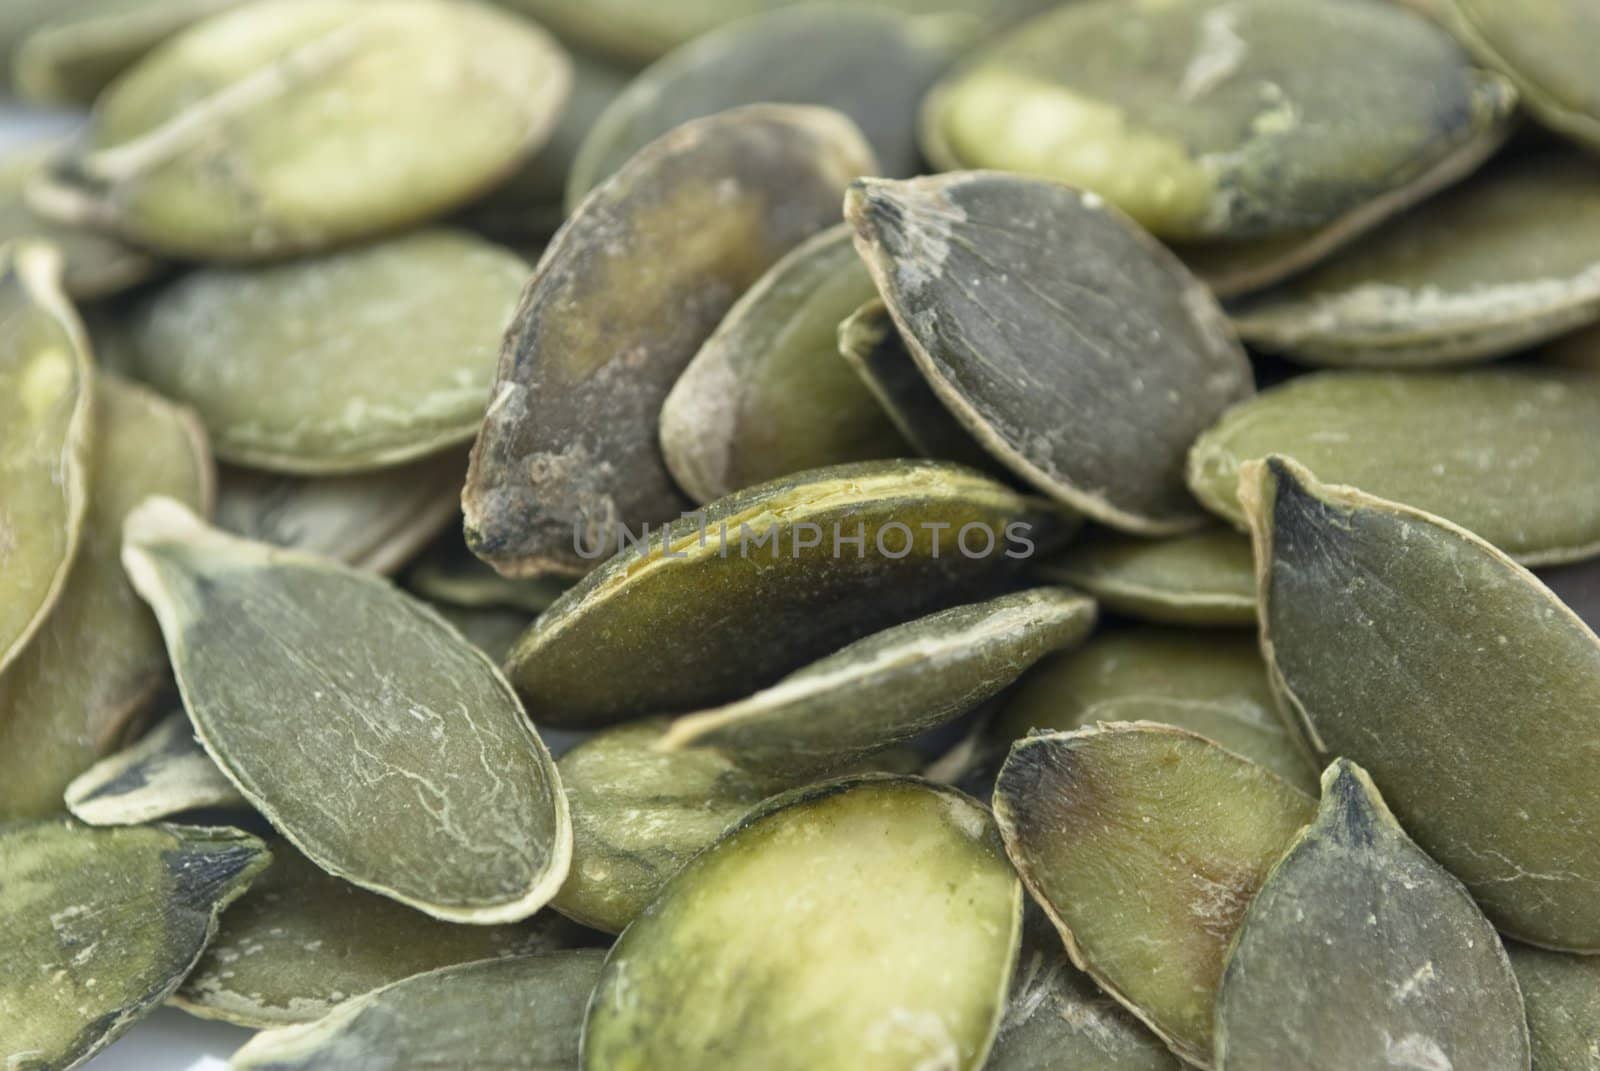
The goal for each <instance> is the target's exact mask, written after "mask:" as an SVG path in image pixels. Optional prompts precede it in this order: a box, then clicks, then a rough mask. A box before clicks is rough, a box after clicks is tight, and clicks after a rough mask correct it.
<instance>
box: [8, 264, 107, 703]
mask: <svg viewBox="0 0 1600 1071" xmlns="http://www.w3.org/2000/svg"><path fill="white" fill-rule="evenodd" d="M0 323H4V324H5V326H6V331H5V334H4V336H3V337H0V475H3V476H4V480H3V481H0V575H4V576H5V578H6V590H5V596H4V598H0V671H3V670H4V669H5V668H6V667H7V666H9V665H10V664H11V663H12V662H13V661H15V660H16V659H17V657H18V656H19V655H21V654H22V652H23V650H25V649H26V647H27V645H28V640H29V639H30V638H32V636H33V634H34V633H35V632H36V631H38V629H39V628H40V626H41V625H43V624H44V620H45V617H46V616H47V615H48V614H49V613H50V610H51V608H52V607H54V606H55V605H56V602H57V601H58V600H59V599H60V597H61V593H62V588H63V587H64V586H65V585H66V582H67V571H68V569H69V568H70V567H71V565H72V559H73V555H74V554H76V553H77V549H78V541H79V539H80V537H81V535H82V532H83V527H84V515H85V513H86V499H87V494H86V491H87V487H86V485H87V483H88V472H87V468H88V456H87V455H88V452H89V444H90V441H91V439H90V431H91V423H90V420H91V408H92V405H91V402H92V399H93V392H92V390H91V387H90V382H89V372H90V364H89V346H88V342H87V340H86V339H85V337H84V333H83V325H82V324H81V323H80V322H79V320H78V317H77V314H76V313H75V312H73V310H72V306H71V305H70V304H69V303H68V302H67V299H66V298H65V296H63V294H62V293H61V256H60V254H59V253H58V252H56V250H55V249H54V247H52V246H49V245H44V244H41V243H36V242H12V243H9V244H7V245H5V246H0Z"/></svg>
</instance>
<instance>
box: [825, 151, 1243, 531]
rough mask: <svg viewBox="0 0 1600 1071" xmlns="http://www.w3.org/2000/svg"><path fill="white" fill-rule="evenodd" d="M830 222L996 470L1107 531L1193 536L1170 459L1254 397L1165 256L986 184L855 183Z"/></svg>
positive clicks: (1085, 219)
mask: <svg viewBox="0 0 1600 1071" xmlns="http://www.w3.org/2000/svg"><path fill="white" fill-rule="evenodd" d="M845 214H846V216H847V217H848V218H849V219H850V221H851V223H852V224H853V225H854V226H855V229H856V236H857V237H856V241H857V246H858V248H859V249H860V251H861V255H862V257H863V259H864V260H865V261H866V262H867V265H868V267H869V268H871V269H872V273H873V277H874V279H876V280H877V283H878V289H879V290H880V291H881V292H882V294H883V297H884V301H885V303H886V304H887V305H888V306H889V310H890V312H892V313H893V314H894V319H895V322H896V324H898V325H899V327H900V331H901V334H902V335H903V336H904V337H905V340H906V342H907V345H908V346H909V347H910V350H911V354H912V356H913V358H914V359H915V360H916V363H917V365H918V367H920V368H921V369H922V372H923V374H924V375H925V376H927V378H928V381H929V382H930V383H931V384H932V385H933V388H934V390H935V391H936V392H937V393H938V395H939V397H940V398H941V399H942V400H943V401H944V403H945V404H946V405H947V406H948V407H949V408H950V410H951V411H952V412H953V413H954V414H955V415H956V417H957V418H958V419H960V420H961V422H962V423H963V424H964V425H965V426H966V427H967V429H968V430H969V431H970V432H972V434H973V435H974V436H975V437H976V438H977V439H978V441H979V442H981V443H982V444H983V445H984V446H985V447H987V448H988V449H989V450H990V451H991V452H992V453H994V454H995V455H996V456H997V457H999V458H1000V459H1001V460H1002V461H1003V462H1005V463H1006V465H1007V466H1008V467H1010V468H1011V469H1012V471H1014V472H1015V473H1016V474H1017V475H1019V476H1021V477H1022V478H1024V479H1025V480H1027V481H1028V482H1030V483H1031V484H1033V485H1034V486H1036V487H1038V488H1039V489H1040V490H1041V491H1044V492H1045V493H1047V494H1050V495H1052V496H1053V497H1055V498H1057V499H1058V500H1060V501H1062V502H1064V503H1065V504H1067V505H1069V506H1071V507H1073V508H1074V509H1077V510H1081V511H1082V512H1083V513H1085V514H1087V515H1088V516H1089V517H1091V518H1093V519H1095V520H1098V521H1102V522H1104V523H1106V524H1110V525H1112V526H1114V527H1117V528H1119V529H1124V530H1128V531H1137V532H1142V533H1145V534H1158V533H1166V532H1174V531H1181V530H1183V529H1186V528H1192V527H1195V526H1196V525H1197V524H1198V523H1199V509H1198V507H1197V506H1196V504H1195V502H1194V500H1193V499H1192V498H1191V497H1190V496H1189V493H1188V492H1187V491H1186V490H1185V489H1184V486H1183V456H1184V452H1185V451H1186V450H1187V449H1188V447H1189V444H1190V443H1191V442H1192V441H1193V440H1194V436H1195V435H1197V434H1198V433H1199V432H1200V431H1201V430H1202V429H1204V428H1205V427H1206V426H1207V425H1208V424H1210V423H1211V422H1212V421H1214V420H1215V419H1216V418H1217V417H1218V416H1219V415H1220V414H1221V413H1222V411H1223V409H1224V408H1226V407H1227V406H1228V405H1230V404H1232V403H1234V402H1237V401H1240V400H1241V399H1243V398H1246V397H1248V396H1249V395H1250V394H1251V393H1252V392H1253V386H1252V382H1251V371H1250V365H1249V362H1248V361H1247V360H1246V359H1245V357H1244V352H1243V351H1242V350H1241V349H1240V348H1239V346H1238V343H1237V342H1236V341H1235V340H1234V338H1233V334H1232V332H1231V330H1230V329H1229V327H1228V326H1227V324H1226V322H1225V321H1224V319H1223V317H1222V314H1221V312H1220V311H1219V310H1218V308H1217V306H1216V303H1215V302H1214V301H1213V300H1212V298H1211V296H1210V295H1209V294H1208V293H1207V292H1206V291H1205V290H1204V288H1203V287H1201V285H1200V284H1199V283H1198V282H1196V281H1195V280H1194V279H1193V277H1191V276H1190V275H1189V273H1188V272H1187V271H1186V270H1185V269H1184V267H1183V265H1182V264H1180V263H1179V262H1178V260H1177V259H1176V258H1175V257H1173V256H1172V254H1171V253H1169V252H1167V251H1166V250H1165V249H1164V248H1162V247H1161V246H1160V245H1159V244H1158V243H1156V242H1155V241H1154V240H1152V239H1151V238H1150V237H1149V236H1148V235H1146V234H1145V233H1144V232H1142V231H1140V230H1139V229H1138V228H1137V227H1136V226H1134V225H1133V224H1131V223H1130V222H1129V221H1128V220H1127V218H1126V217H1124V216H1123V215H1122V214H1121V213H1118V212H1116V211H1114V210H1110V209H1108V208H1107V206H1106V205H1105V204H1104V203H1103V202H1102V201H1101V200H1100V199H1099V198H1098V197H1097V196H1094V195H1084V194H1080V193H1078V192H1076V191H1074V190H1071V189H1068V188H1066V187H1064V186H1059V185H1057V184H1055V183H1052V182H1045V181H1041V180H1038V179H1030V178H1025V177H1022V176H1016V175H1002V174H998V173H992V172H966V173H958V174H953V175H939V176H935V177H933V178H924V179H912V180H910V181H907V182H888V181H882V180H868V181H863V182H858V183H856V184H855V185H853V186H852V187H851V189H850V194H849V196H848V198H847V199H846V202H845Z"/></svg>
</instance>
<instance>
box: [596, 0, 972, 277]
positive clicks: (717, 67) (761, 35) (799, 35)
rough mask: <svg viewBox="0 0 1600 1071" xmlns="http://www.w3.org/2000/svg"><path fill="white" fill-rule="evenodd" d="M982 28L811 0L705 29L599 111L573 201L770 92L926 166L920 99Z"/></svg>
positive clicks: (913, 169)
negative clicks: (679, 136)
mask: <svg viewBox="0 0 1600 1071" xmlns="http://www.w3.org/2000/svg"><path fill="white" fill-rule="evenodd" d="M973 28H974V27H972V26H971V25H970V24H968V23H966V22H955V23H952V22H951V21H949V20H939V19H923V20H917V19H913V18H910V17H908V16H905V15H901V14H897V13H896V12H894V11H891V10H888V9H885V8H879V7H871V6H869V7H846V6H842V5H829V4H805V5H801V6H797V7H793V8H783V9H779V10H777V11H773V12H772V13H770V14H765V15H756V16H754V17H752V18H749V19H745V20H742V21H740V22H737V23H734V24H733V25H731V26H727V27H724V28H722V29H719V30H716V31H714V32H712V33H709V34H707V35H705V36H704V37H699V38H696V39H695V40H694V41H693V42H691V43H689V44H686V45H684V46H683V47H682V48H679V49H677V50H675V51H673V52H672V53H671V54H669V55H667V56H666V57H664V58H663V59H661V60H660V61H659V62H657V63H655V64H653V65H652V66H651V67H650V68H649V69H648V70H646V71H644V72H643V73H641V74H640V75H639V76H638V77H637V78H635V79H634V80H633V82H632V83H630V84H629V86H628V88H627V89H625V90H624V91H623V92H622V94H621V95H620V96H619V97H617V99H616V100H614V101H613V102H612V103H611V106H610V107H608V108H607V109H606V111H605V114H603V115H601V116H600V118H599V119H598V120H597V121H596V122H595V124H594V127H593V128H592V129H591V130H590V131H589V136H588V137H587V138H586V139H585V140H584V143H583V148H582V150H580V151H579V153H578V158H577V160H576V162H575V163H574V164H573V166H572V171H571V173H570V175H569V176H568V179H567V207H568V208H569V209H572V208H576V207H577V205H578V202H579V201H581V200H582V199H583V198H584V196H585V195H587V194H588V192H589V191H590V190H592V189H594V188H595V187H596V186H598V185H600V183H602V182H604V181H605V180H606V178H607V177H609V176H611V175H613V174H615V173H616V172H617V171H618V170H619V169H621V167H622V166H623V164H625V163H627V161H628V159H629V158H630V157H632V156H633V154H634V153H636V152H638V151H639V150H640V149H642V148H643V147H644V146H646V145H648V144H649V143H650V142H652V141H654V140H655V139H656V138H658V137H660V136H661V135H662V134H665V133H666V132H667V131H669V130H671V129H672V128H673V127H675V126H678V125H679V124H681V123H684V122H687V121H688V120H690V119H699V118H701V117H702V116H707V115H714V114H716V113H717V112H720V111H726V110H727V109H729V108H736V107H739V106H740V105H744V104H755V103H758V102H763V101H764V102H767V103H772V104H813V105H817V106H819V107H825V108H833V109H835V110H836V111H840V112H843V113H844V114H845V115H848V116H849V117H850V118H851V119H852V120H853V121H854V122H855V123H856V125H857V126H859V127H860V128H861V131H862V133H863V134H865V135H866V138H867V141H868V143H870V144H871V145H872V148H873V152H874V153H875V154H876V156H877V159H878V163H879V164H880V165H882V171H881V173H882V174H885V175H888V176H890V177H891V178H909V177H910V176H912V175H915V174H917V173H919V172H920V171H921V170H922V154H921V152H920V151H918V149H917V142H916V116H917V108H918V106H919V105H920V104H921V103H922V97H923V95H924V94H925V93H926V92H927V91H928V89H929V88H930V87H931V86H932V85H933V83H934V80H935V79H936V78H938V77H939V75H940V74H941V73H943V71H944V69H945V68H946V67H947V66H949V64H950V61H951V60H952V59H953V58H954V56H955V53H956V46H957V45H958V44H959V43H961V42H962V39H963V38H965V37H966V36H968V35H967V34H966V33H965V32H963V31H967V30H971V29H973ZM797 56H803V57H805V60H804V62H796V61H795V57H797ZM862 300H865V298H863V299H862Z"/></svg>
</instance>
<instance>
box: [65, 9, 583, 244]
mask: <svg viewBox="0 0 1600 1071" xmlns="http://www.w3.org/2000/svg"><path fill="white" fill-rule="evenodd" d="M570 81H571V74H570V68H569V64H568V62H567V60H566V57H565V55H564V54H563V53H562V52H561V50H560V48H559V46H557V45H556V44H555V42H554V41H553V40H551V39H550V38H549V37H548V36H547V35H546V34H544V33H543V32H542V31H541V30H539V28H538V27H536V26H533V25H531V24H530V23H528V22H526V21H524V20H520V19H517V18H515V17H512V16H510V15H507V14H504V13H502V12H499V11H496V10H494V9H493V8H490V7H488V6H486V5H483V4H479V3H471V2H451V3H445V2H443V0H364V2H361V3H353V2H343V0H342V2H335V3H329V2H327V0H260V2H256V3H250V4H246V5H244V6H242V7H240V8H238V9H236V10H233V11H230V12H226V13H224V14H220V15H217V16H216V17H214V18H210V19H206V20H205V21H203V22H201V23H200V24H198V25H196V26H193V27H190V28H189V29H188V30H187V31H185V32H183V33H181V34H179V35H178V36H177V37H175V38H173V39H172V40H171V41H169V42H168V43H167V44H166V45H164V46H163V47H161V48H159V49H157V50H156V51H155V52H153V53H151V54H150V55H149V56H147V57H145V58H144V59H143V60H141V61H140V62H139V63H137V64H135V65H134V66H133V68H132V69H130V70H129V71H128V72H127V73H126V74H124V75H123V76H122V77H121V78H119V79H117V81H116V82H115V83H114V84H113V85H112V86H111V87H110V88H109V90H108V91H107V92H106V93H105V94H104V95H102V97H101V98H100V99H99V100H98V101H97V102H96V106H95V113H94V119H93V122H92V123H91V125H90V128H89V130H88V131H87V133H86V134H85V136H84V138H83V141H82V144H81V145H80V146H79V147H78V148H77V150H76V151H75V153H74V154H73V155H72V156H71V157H70V158H68V159H67V160H64V161H62V162H61V163H60V164H59V165H58V166H57V167H56V169H55V172H54V174H53V175H52V176H51V177H50V179H49V181H46V182H44V183H41V184H39V185H37V186H36V187H35V189H34V205H35V207H37V208H39V209H40V210H41V211H45V212H47V213H49V214H51V215H53V216H55V217H57V218H62V219H65V220H68V221H77V222H83V221H89V220H92V221H94V222H95V223H97V224H98V225H100V226H104V227H109V228H111V229H113V230H115V231H116V232H117V233H118V234H120V235H122V236H123V237H126V238H129V239H131V240H133V241H136V242H137V243H138V244H141V245H149V246H151V247H153V248H156V249H162V250H166V251H168V252H171V253H174V254H178V255H182V256H188V257H196V258H206V259H233V260H256V259H260V258H263V257H274V256H282V255H285V254H289V253H306V252H312V251H316V250H321V249H326V248H328V247H329V246H332V245H336V244H340V243H344V242H350V241H354V240H357V239H361V238H366V237H370V236H372V235H376V234H382V233H384V232H386V231H390V230H394V229H397V228H400V227H403V226H407V225H410V224H415V223H418V222H421V221H423V220H426V219H430V218H432V217H434V216H436V215H438V214H439V213H441V212H444V211H447V210H449V209H451V208H454V207H456V206H458V205H461V204H464V203H465V202H467V201H470V200H471V199H472V198H473V197H475V196H476V195H478V194H480V193H482V192H484V191H485V190H487V189H488V188H490V187H492V186H494V185H495V184H496V183H497V182H498V181H500V180H501V179H503V178H504V177H506V176H507V175H508V174H510V173H511V171H513V170H514V169H515V168H516V167H517V166H518V164H520V163H521V161H522V160H523V159H524V158H525V157H526V156H528V155H529V154H530V153H531V152H533V151H534V150H535V149H537V148H538V147H539V145H540V144H542V143H543V141H544V139H545V138H546V137H547V136H548V135H549V132H550V130H551V129H552V128H553V127H554V125H555V122H556V118H557V116H558V115H559V114H560V111H561V107H562V105H563V104H564V103H565V100H566V96H567V87H568V84H569V83H570ZM464 113H466V114H470V115H471V116H472V122H470V123H465V122H461V121H460V117H461V115H462V114H464Z"/></svg>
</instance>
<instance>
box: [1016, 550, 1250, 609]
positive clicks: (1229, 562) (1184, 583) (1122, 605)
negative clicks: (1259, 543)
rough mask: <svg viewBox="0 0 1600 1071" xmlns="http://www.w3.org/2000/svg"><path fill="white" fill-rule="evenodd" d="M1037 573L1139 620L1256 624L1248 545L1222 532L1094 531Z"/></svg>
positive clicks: (1036, 570)
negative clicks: (1153, 534)
mask: <svg viewBox="0 0 1600 1071" xmlns="http://www.w3.org/2000/svg"><path fill="white" fill-rule="evenodd" d="M1033 571H1034V572H1035V573H1036V574H1037V575H1038V576H1040V577H1042V578H1044V579H1046V580H1050V581H1053V582H1056V583H1063V584H1071V585H1073V586H1075V587H1079V588H1082V589H1083V590H1084V591H1086V592H1088V593H1089V594H1090V595H1093V596H1094V597H1095V598H1096V599H1098V600H1099V601H1100V603H1101V605H1102V606H1104V607H1105V608H1106V609H1108V610H1113V611H1115V612H1117V613H1119V614H1126V615H1127V616H1129V617H1136V618H1140V619H1141V620H1146V621H1159V622H1166V623H1171V624H1178V625H1250V624H1254V623H1255V619H1256V578H1255V569H1254V566H1253V564H1252V562H1251V559H1250V543H1249V541H1248V540H1246V539H1242V538H1240V536H1239V533H1238V532H1235V531H1232V530H1231V529H1227V528H1222V527H1219V526H1213V527H1210V528H1203V529H1201V530H1200V531H1198V532H1190V533H1187V534H1184V535H1177V536H1168V537H1166V538H1165V539H1141V538H1139V537H1138V536H1127V535H1122V534H1121V533H1119V532H1113V531H1109V530H1105V529H1096V530H1094V531H1090V532H1087V533H1085V534H1084V535H1083V536H1082V537H1081V538H1079V539H1078V540H1076V541H1075V542H1074V543H1073V544H1072V546H1071V547H1069V548H1068V549H1067V550H1065V551H1063V552H1062V553H1060V554H1058V555H1056V556H1054V557H1052V558H1049V559H1046V560H1045V561H1042V562H1040V563H1039V564H1038V565H1037V566H1035V567H1034V570H1033Z"/></svg>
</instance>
